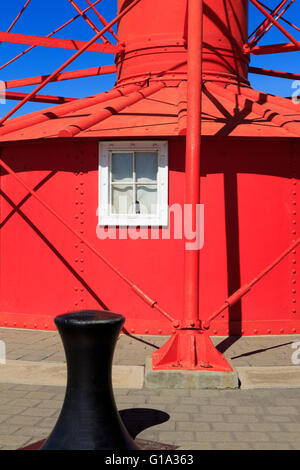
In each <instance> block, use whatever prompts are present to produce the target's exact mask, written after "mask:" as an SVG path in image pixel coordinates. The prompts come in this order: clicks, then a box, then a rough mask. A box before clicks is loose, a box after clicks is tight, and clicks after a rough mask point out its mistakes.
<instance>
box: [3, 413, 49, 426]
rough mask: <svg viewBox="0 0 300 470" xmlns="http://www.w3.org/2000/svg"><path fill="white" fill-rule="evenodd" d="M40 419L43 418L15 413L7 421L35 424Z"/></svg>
mask: <svg viewBox="0 0 300 470" xmlns="http://www.w3.org/2000/svg"><path fill="white" fill-rule="evenodd" d="M40 420H41V418H40V417H35V416H23V415H15V416H11V417H10V418H9V419H7V420H6V422H7V423H8V424H19V425H26V424H29V425H33V424H37V423H38V422H39V421H40Z"/></svg>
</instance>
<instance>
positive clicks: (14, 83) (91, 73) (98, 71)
mask: <svg viewBox="0 0 300 470" xmlns="http://www.w3.org/2000/svg"><path fill="white" fill-rule="evenodd" d="M116 71H117V69H116V66H115V65H104V66H103V67H93V68H90V69H85V70H73V71H72V72H62V73H60V74H58V75H57V76H56V77H55V78H54V79H53V80H52V82H61V81H63V80H74V79H77V78H84V77H95V76H98V75H106V74H110V73H115V72H116ZM48 77H49V75H42V76H40V77H28V78H19V79H18V80H9V81H6V82H4V86H5V89H6V90H8V89H10V88H17V87H23V86H29V85H37V84H38V83H42V82H43V80H45V78H48Z"/></svg>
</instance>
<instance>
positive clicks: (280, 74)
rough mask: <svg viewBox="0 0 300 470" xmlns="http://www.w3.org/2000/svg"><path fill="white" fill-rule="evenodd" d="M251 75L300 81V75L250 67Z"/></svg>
mask: <svg viewBox="0 0 300 470" xmlns="http://www.w3.org/2000/svg"><path fill="white" fill-rule="evenodd" d="M249 73H255V74H257V75H268V76H269V77H278V78H287V79H288V80H300V74H299V73H291V72H282V71H279V70H269V69H261V68H259V67H249Z"/></svg>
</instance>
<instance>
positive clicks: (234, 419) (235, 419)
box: [226, 414, 260, 424]
mask: <svg viewBox="0 0 300 470" xmlns="http://www.w3.org/2000/svg"><path fill="white" fill-rule="evenodd" d="M259 419H260V417H258V416H255V415H240V414H233V415H226V421H228V422H229V423H245V424H247V423H258V422H259Z"/></svg>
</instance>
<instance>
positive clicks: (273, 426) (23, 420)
mask: <svg viewBox="0 0 300 470" xmlns="http://www.w3.org/2000/svg"><path fill="white" fill-rule="evenodd" d="M212 339H213V342H214V344H215V345H217V347H218V348H219V349H220V350H221V351H222V352H223V353H224V355H225V356H226V357H227V358H228V359H229V360H230V361H231V364H232V365H233V367H234V369H235V370H238V369H239V370H240V371H241V370H242V368H243V371H244V372H245V373H246V372H247V373H248V374H250V375H251V374H252V378H251V380H250V382H248V385H247V382H246V381H245V379H243V381H244V386H242V387H241V388H239V389H235V390H230V389H228V390H201V389H200V390H198V389H166V388H161V389H147V388H145V387H143V386H142V384H141V383H139V384H138V382H137V379H136V377H135V376H134V375H133V376H132V382H131V383H129V382H127V381H126V380H125V379H124V377H125V376H126V374H125V376H124V374H123V375H122V373H121V372H120V371H122V370H123V371H126V372H128V371H129V370H130V367H131V368H132V370H137V369H136V368H137V367H139V368H140V369H143V367H144V365H145V361H146V358H147V357H149V356H151V354H152V352H153V351H154V350H155V349H156V348H157V347H159V346H160V345H162V344H163V343H164V342H165V341H166V337H152V336H151V337H150V336H143V337H131V336H124V335H122V336H121V337H120V339H119V341H118V344H117V348H116V352H115V356H114V370H115V374H114V393H115V398H116V402H117V406H118V409H119V410H120V413H121V416H122V418H123V421H124V423H125V425H126V426H127V428H128V429H129V431H130V432H131V434H132V435H133V436H134V437H136V439H137V440H139V442H142V443H143V442H147V443H148V444H147V445H150V448H151V445H152V448H153V449H155V448H157V446H160V447H162V446H165V447H164V448H167V449H168V448H169V449H174V450H175V449H178V450H179V449H180V450H194V449H196V450H201V449H215V450H216V449H220V450H221V449H236V450H238V449H252V450H255V449H270V450H271V449H282V450H283V449H290V450H295V449H297V450H299V449H300V385H298V384H297V377H298V374H299V370H300V367H299V366H297V365H294V364H293V363H292V354H293V353H295V348H293V347H292V346H293V345H294V344H295V343H296V342H297V341H300V337H299V336H267V337H243V338H220V337H215V338H212ZM0 340H1V341H4V343H5V346H6V359H7V362H6V365H3V364H2V365H1V364H0V397H1V399H0V449H1V450H6V449H18V448H20V447H24V446H27V445H30V444H32V443H34V442H37V441H40V440H42V439H45V438H46V437H47V436H48V435H49V433H50V431H51V430H52V428H53V426H54V424H55V422H56V419H57V416H58V414H59V412H60V409H61V406H62V402H63V398H64V393H65V358H64V352H63V347H62V343H61V340H60V337H59V335H58V333H57V332H48V331H36V330H35V331H31V330H16V329H5V328H0ZM120 367H121V368H120ZM122 368H123V369H122ZM51 370H52V372H51V373H50V372H49V371H51ZM268 374H269V375H268ZM284 374H285V379H284V380H282V376H283V375H284ZM127 375H130V374H127ZM240 375H241V372H240ZM246 375H247V374H246ZM49 377H52V378H54V379H55V380H54V381H52V383H51V384H50V383H49V380H50V379H49ZM295 377H296V379H295ZM59 380H60V381H61V382H59ZM122 380H123V383H122ZM124 380H125V382H124ZM272 381H273V382H272ZM58 383H59V385H58ZM137 384H138V385H137ZM249 384H250V385H249ZM268 387H269V388H268ZM149 441H150V444H149ZM155 446H156V447H155Z"/></svg>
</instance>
